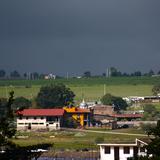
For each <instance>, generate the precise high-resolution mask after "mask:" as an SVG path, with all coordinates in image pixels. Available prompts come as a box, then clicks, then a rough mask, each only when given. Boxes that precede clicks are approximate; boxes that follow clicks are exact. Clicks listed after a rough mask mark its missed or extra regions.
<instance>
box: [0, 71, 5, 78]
mask: <svg viewBox="0 0 160 160" xmlns="http://www.w3.org/2000/svg"><path fill="white" fill-rule="evenodd" d="M5 75H6V72H5V70H3V69H1V70H0V77H1V78H3V77H5Z"/></svg>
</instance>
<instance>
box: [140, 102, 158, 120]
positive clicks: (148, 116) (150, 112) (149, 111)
mask: <svg viewBox="0 0 160 160" xmlns="http://www.w3.org/2000/svg"><path fill="white" fill-rule="evenodd" d="M143 109H144V114H143V118H142V119H143V120H147V121H154V120H157V119H158V118H159V114H160V113H159V111H158V110H157V109H156V107H155V106H154V105H152V104H146V105H144V107H143Z"/></svg>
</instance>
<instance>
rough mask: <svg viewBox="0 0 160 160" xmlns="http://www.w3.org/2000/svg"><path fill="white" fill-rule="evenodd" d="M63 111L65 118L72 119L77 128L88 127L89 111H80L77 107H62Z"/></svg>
mask: <svg viewBox="0 0 160 160" xmlns="http://www.w3.org/2000/svg"><path fill="white" fill-rule="evenodd" d="M63 109H64V110H65V118H69V117H72V118H73V119H74V120H76V122H77V123H78V124H79V126H81V127H84V126H90V113H91V112H90V110H89V109H82V108H78V107H64V108H63Z"/></svg>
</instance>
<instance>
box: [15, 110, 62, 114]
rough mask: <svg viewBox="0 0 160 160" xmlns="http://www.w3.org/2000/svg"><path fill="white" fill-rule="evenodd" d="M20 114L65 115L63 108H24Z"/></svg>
mask: <svg viewBox="0 0 160 160" xmlns="http://www.w3.org/2000/svg"><path fill="white" fill-rule="evenodd" d="M18 114H22V115H23V116H63V114H64V110H63V109H24V110H23V111H19V112H18Z"/></svg>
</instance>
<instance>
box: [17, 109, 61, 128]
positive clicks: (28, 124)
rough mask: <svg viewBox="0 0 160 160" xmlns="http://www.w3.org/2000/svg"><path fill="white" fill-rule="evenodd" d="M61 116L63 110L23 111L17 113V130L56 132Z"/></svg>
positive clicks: (59, 125)
mask: <svg viewBox="0 0 160 160" xmlns="http://www.w3.org/2000/svg"><path fill="white" fill-rule="evenodd" d="M63 115H64V110H63V109H24V110H22V111H18V112H17V130H57V129H60V127H61V125H62V118H63Z"/></svg>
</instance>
